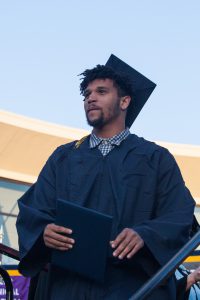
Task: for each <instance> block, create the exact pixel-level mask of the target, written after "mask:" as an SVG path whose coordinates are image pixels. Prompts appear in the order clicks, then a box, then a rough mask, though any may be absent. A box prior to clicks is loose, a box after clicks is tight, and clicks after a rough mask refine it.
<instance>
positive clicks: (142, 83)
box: [106, 54, 156, 128]
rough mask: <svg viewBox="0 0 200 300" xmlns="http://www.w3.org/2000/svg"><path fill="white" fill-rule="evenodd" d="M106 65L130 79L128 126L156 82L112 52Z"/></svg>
mask: <svg viewBox="0 0 200 300" xmlns="http://www.w3.org/2000/svg"><path fill="white" fill-rule="evenodd" d="M106 66H107V67H110V68H112V69H113V70H114V71H115V72H116V73H118V74H119V75H120V73H121V74H122V75H125V76H127V77H128V78H129V80H130V83H131V86H132V96H133V99H132V101H131V103H130V105H129V108H128V112H127V115H126V126H127V127H129V128H130V127H131V125H132V124H133V122H134V121H135V119H136V118H137V116H138V114H139V112H140V111H141V109H142V108H143V106H144V104H145V103H146V101H147V100H148V98H149V96H150V95H151V93H152V92H153V90H154V88H155V87H156V84H155V83H153V82H152V81H151V80H149V79H148V78H146V77H145V76H144V75H142V74H140V73H139V72H138V71H136V70H135V69H133V68H132V67H130V66H129V65H127V64H126V63H125V62H123V61H122V60H121V59H119V58H118V57H116V56H115V55H113V54H111V56H110V57H109V59H108V61H107V63H106Z"/></svg>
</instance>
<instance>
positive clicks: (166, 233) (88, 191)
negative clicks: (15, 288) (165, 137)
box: [17, 55, 194, 300]
mask: <svg viewBox="0 0 200 300" xmlns="http://www.w3.org/2000/svg"><path fill="white" fill-rule="evenodd" d="M82 75H83V80H82V83H81V86H80V89H81V93H82V94H83V95H84V108H85V113H86V118H87V121H88V123H89V124H90V125H91V126H92V127H93V130H92V133H91V135H90V136H88V137H86V138H85V139H83V140H81V141H79V142H72V143H69V144H67V145H64V146H61V147H59V148H58V149H57V150H56V151H55V152H54V153H53V154H52V155H51V157H50V158H49V159H48V161H47V163H46V165H45V166H44V168H43V170H42V172H41V173H40V175H39V178H38V181H37V183H36V184H34V185H33V186H32V187H31V188H30V190H29V191H28V192H27V193H26V194H25V195H24V196H23V197H22V198H21V199H20V200H19V208H20V214H19V217H18V222H17V228H18V232H19V244H20V251H21V263H20V266H19V269H20V271H21V272H22V274H25V275H26V276H34V275H36V274H37V273H38V272H40V271H41V269H42V268H43V267H44V266H45V264H46V263H48V262H50V256H51V250H52V249H57V250H58V251H73V248H74V247H75V246H76V240H74V238H73V237H72V231H73V228H65V227H62V226H57V225H55V224H54V222H55V216H56V201H57V198H62V199H66V200H69V201H71V202H74V203H76V204H79V205H81V206H84V207H87V208H91V209H94V210H96V211H98V212H101V213H105V214H109V215H111V216H113V225H112V231H111V239H110V245H109V248H110V251H109V254H108V258H107V263H106V272H105V281H104V283H102V284H100V283H97V282H95V281H93V280H89V279H87V278H85V277H83V276H80V275H78V274H76V273H73V272H70V271H66V270H62V268H57V267H55V266H53V265H51V264H50V267H49V271H48V280H47V290H48V292H47V296H46V299H61V300H62V299H70V300H79V299H95V300H98V299H113V300H114V299H129V298H130V297H131V295H132V294H134V292H135V291H136V290H137V289H138V288H140V287H141V286H142V285H143V284H144V283H145V282H146V281H147V280H148V279H149V278H150V277H151V276H152V275H153V274H154V273H155V272H156V271H157V270H158V269H159V268H160V266H162V265H164V264H165V263H166V262H167V261H168V260H169V259H170V258H171V257H172V256H173V255H174V254H175V253H176V252H177V251H178V250H179V249H180V248H181V247H182V246H183V245H184V243H185V242H187V240H188V238H189V232H190V229H191V224H192V217H193V210H194V201H193V199H192V198H191V196H190V193H189V192H188V190H187V189H186V187H185V185H184V182H183V179H182V177H181V174H180V171H179V168H178V166H177V164H176V162H175V160H174V158H173V157H172V155H171V154H170V153H169V152H168V151H167V150H166V149H164V148H162V147H160V146H158V145H156V144H154V143H151V142H148V141H146V140H144V139H143V138H139V137H137V136H136V135H134V134H130V132H129V129H128V127H130V126H131V125H132V123H133V121H134V119H135V118H136V117H137V114H138V113H139V111H140V110H141V108H142V106H143V105H144V103H145V102H146V100H147V99H148V97H149V95H150V94H151V92H152V90H153V89H154V87H155V84H153V83H152V82H151V81H149V80H148V79H147V78H145V77H144V76H142V75H141V74H139V73H138V72H136V71H135V70H134V69H132V68H130V67H129V66H128V65H126V64H125V63H124V62H122V61H121V60H119V59H118V58H116V57H115V56H113V55H112V56H111V57H110V59H109V60H108V62H107V64H106V66H99V65H98V66H97V67H96V68H94V69H92V70H86V71H85V72H84V73H83V74H82ZM77 222H79V220H77ZM80 226H81V224H80ZM97 238H98V237H97ZM94 251H95V250H94ZM175 295H176V293H175V285H174V278H170V279H169V280H168V281H167V282H166V283H165V284H163V285H162V286H160V287H159V288H158V289H157V290H155V291H154V292H153V294H152V295H151V296H150V297H149V299H154V300H155V299H175Z"/></svg>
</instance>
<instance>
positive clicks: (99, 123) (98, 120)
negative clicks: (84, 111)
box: [86, 111, 105, 128]
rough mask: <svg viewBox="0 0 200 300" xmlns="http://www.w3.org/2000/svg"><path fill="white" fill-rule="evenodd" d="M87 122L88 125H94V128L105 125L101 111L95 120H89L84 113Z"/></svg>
mask: <svg viewBox="0 0 200 300" xmlns="http://www.w3.org/2000/svg"><path fill="white" fill-rule="evenodd" d="M86 119H87V123H88V125H90V126H92V127H94V128H102V127H103V126H104V125H105V120H104V114H103V112H102V111H101V114H100V115H99V117H98V118H96V119H95V120H90V119H89V118H88V116H87V115H86Z"/></svg>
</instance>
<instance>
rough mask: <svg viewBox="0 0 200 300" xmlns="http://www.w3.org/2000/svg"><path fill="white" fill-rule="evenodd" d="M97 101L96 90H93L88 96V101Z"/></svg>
mask: <svg viewBox="0 0 200 300" xmlns="http://www.w3.org/2000/svg"><path fill="white" fill-rule="evenodd" d="M95 101H96V93H95V92H91V93H90V94H89V96H88V98H87V102H88V103H92V102H95Z"/></svg>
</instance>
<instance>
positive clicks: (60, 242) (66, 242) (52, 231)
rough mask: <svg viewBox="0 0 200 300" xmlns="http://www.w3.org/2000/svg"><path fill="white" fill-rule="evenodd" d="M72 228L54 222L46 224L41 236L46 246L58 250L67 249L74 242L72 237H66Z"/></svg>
mask: <svg viewBox="0 0 200 300" xmlns="http://www.w3.org/2000/svg"><path fill="white" fill-rule="evenodd" d="M71 233H72V230H71V229H69V228H65V227H62V226H58V225H55V224H48V225H47V226H46V228H45V230H44V234H43V238H44V243H45V245H46V246H47V247H49V248H53V249H58V250H62V251H64V250H69V249H71V248H72V247H73V244H74V243H75V241H74V239H72V238H70V237H68V236H67V235H70V234H71Z"/></svg>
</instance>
